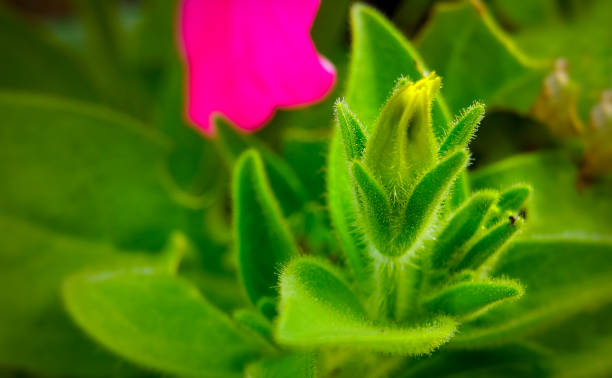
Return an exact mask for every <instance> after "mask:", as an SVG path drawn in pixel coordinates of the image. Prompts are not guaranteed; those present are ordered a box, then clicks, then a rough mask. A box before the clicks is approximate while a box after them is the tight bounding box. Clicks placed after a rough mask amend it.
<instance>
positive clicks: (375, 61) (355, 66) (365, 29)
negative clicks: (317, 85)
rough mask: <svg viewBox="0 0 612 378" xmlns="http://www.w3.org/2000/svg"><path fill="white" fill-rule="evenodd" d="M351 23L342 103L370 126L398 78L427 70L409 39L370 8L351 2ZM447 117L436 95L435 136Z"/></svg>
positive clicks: (412, 77)
mask: <svg viewBox="0 0 612 378" xmlns="http://www.w3.org/2000/svg"><path fill="white" fill-rule="evenodd" d="M351 26H352V32H353V44H352V53H353V54H352V56H351V62H350V68H349V79H348V85H347V90H346V102H347V103H348V104H349V106H350V107H351V109H352V110H353V111H354V112H355V113H356V114H358V115H359V118H360V119H361V120H362V121H363V122H364V123H365V124H366V125H371V124H373V123H374V121H375V119H376V117H377V116H378V112H379V111H380V108H381V106H382V105H383V104H384V103H385V101H386V100H387V98H388V97H389V95H390V94H391V91H392V89H393V86H394V83H395V82H396V80H397V79H398V78H400V77H404V78H406V79H407V80H411V81H416V80H418V79H420V78H421V77H422V76H424V75H423V73H424V72H428V71H429V70H428V69H427V67H426V65H425V63H424V62H423V60H422V59H421V57H420V56H419V53H418V52H417V51H416V49H414V47H413V46H412V45H411V44H410V42H408V40H406V38H405V37H404V36H403V35H402V34H401V33H400V32H399V31H398V30H397V29H396V28H395V27H394V26H393V24H392V23H391V22H389V20H387V19H386V18H385V17H384V16H383V15H382V14H380V13H379V12H378V11H376V10H375V9H374V8H371V7H369V6H366V5H362V4H357V5H354V6H353V7H352V9H351ZM449 118H450V115H449V114H448V110H447V109H446V104H445V102H444V100H443V99H442V97H441V96H440V95H438V97H437V101H436V105H434V109H433V119H434V127H435V128H437V129H438V130H436V131H435V133H436V136H440V135H443V133H444V131H445V129H446V126H447V125H446V122H448V120H449ZM441 120H444V122H439V121H441Z"/></svg>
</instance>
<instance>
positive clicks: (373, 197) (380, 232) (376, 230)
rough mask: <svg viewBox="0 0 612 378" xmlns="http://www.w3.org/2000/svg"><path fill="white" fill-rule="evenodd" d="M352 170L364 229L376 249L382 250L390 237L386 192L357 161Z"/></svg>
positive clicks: (389, 209)
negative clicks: (357, 190) (357, 189)
mask: <svg viewBox="0 0 612 378" xmlns="http://www.w3.org/2000/svg"><path fill="white" fill-rule="evenodd" d="M352 171H353V177H354V178H355V183H356V184H357V187H358V188H359V198H360V207H361V219H362V220H363V221H364V225H363V226H364V227H365V231H366V233H367V234H368V235H369V236H370V238H371V239H372V243H373V244H374V245H375V246H376V247H377V248H378V249H380V250H384V249H385V248H386V247H387V246H388V243H389V239H390V230H389V218H390V214H391V206H390V204H389V199H388V198H387V194H386V193H385V190H384V189H383V188H382V187H381V185H380V184H379V183H378V182H376V179H375V178H374V177H372V175H370V173H368V172H367V170H366V168H365V167H364V166H363V165H362V164H361V163H359V162H358V161H355V162H354V163H353V169H352Z"/></svg>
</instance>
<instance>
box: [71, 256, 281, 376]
mask: <svg viewBox="0 0 612 378" xmlns="http://www.w3.org/2000/svg"><path fill="white" fill-rule="evenodd" d="M63 296H64V300H65V303H66V306H67V309H68V312H69V313H70V315H71V316H72V317H73V318H74V320H75V321H76V322H77V324H79V326H81V327H82V328H83V329H84V330H85V331H86V332H87V333H88V334H89V335H90V336H91V337H93V338H94V339H95V340H96V341H98V342H100V343H101V344H102V345H104V346H105V347H106V348H108V349H110V350H112V351H113V352H115V353H117V354H119V355H121V356H124V357H125V358H127V359H129V360H131V361H134V362H135V363H137V364H140V365H143V366H147V367H150V368H154V369H158V370H161V371H163V372H167V373H172V374H178V375H186V376H221V375H223V376H238V375H239V374H240V372H241V371H242V368H243V366H244V364H245V363H247V362H248V361H250V360H252V359H254V358H256V357H258V356H260V355H262V354H263V353H265V352H266V351H269V350H270V346H269V345H268V344H267V343H266V342H265V341H263V339H261V338H260V337H259V336H257V335H256V334H255V333H251V332H249V331H248V330H247V329H246V328H245V329H240V328H238V327H237V326H236V325H235V324H233V323H232V322H231V321H230V319H228V318H227V317H226V315H225V314H223V313H222V312H220V311H219V310H218V309H217V308H215V307H214V306H212V305H211V304H210V303H208V302H207V301H206V300H205V299H204V298H203V297H202V296H201V295H200V294H199V293H198V291H197V290H196V289H195V288H194V287H193V286H191V285H190V284H189V283H187V282H186V281H184V280H183V279H181V278H178V277H174V276H171V275H167V274H159V273H155V272H154V271H152V270H151V269H150V268H148V267H146V266H145V267H141V268H135V269H120V270H114V271H113V270H111V271H100V272H96V273H79V274H76V275H73V276H71V277H70V278H69V279H67V280H66V282H65V284H64V286H63Z"/></svg>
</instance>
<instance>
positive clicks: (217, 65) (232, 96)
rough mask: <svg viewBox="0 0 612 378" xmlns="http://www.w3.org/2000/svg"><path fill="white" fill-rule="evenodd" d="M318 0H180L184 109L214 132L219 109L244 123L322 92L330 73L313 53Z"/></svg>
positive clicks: (247, 126) (260, 121) (253, 125)
mask: <svg viewBox="0 0 612 378" xmlns="http://www.w3.org/2000/svg"><path fill="white" fill-rule="evenodd" d="M319 3H320V0H183V3H182V9H181V11H182V12H181V15H180V20H181V25H180V31H181V38H182V42H183V46H182V47H183V51H184V55H185V58H186V63H187V71H188V72H187V114H188V117H189V118H190V120H191V121H192V122H193V123H195V124H196V125H198V126H199V127H200V128H201V129H202V130H204V132H206V133H211V132H213V130H214V129H213V126H212V117H211V116H212V114H213V113H216V112H219V113H221V114H223V115H224V116H225V117H227V118H228V119H229V120H231V121H232V122H233V123H235V124H236V125H238V126H239V127H240V128H242V129H244V130H254V129H257V128H259V127H261V126H263V125H264V124H265V123H266V121H268V120H269V119H270V118H271V117H272V115H273V113H274V110H275V108H277V107H293V106H299V105H305V104H308V103H312V102H315V101H317V100H319V99H321V98H322V97H323V96H325V94H327V92H329V90H330V89H331V88H332V86H333V84H334V81H335V69H334V67H333V65H332V64H331V63H330V62H329V61H328V60H326V59H325V58H323V57H322V56H319V55H318V54H317V51H316V49H315V47H314V44H313V42H312V40H311V39H310V28H311V26H312V22H313V20H314V18H315V14H316V12H317V8H318V6H319Z"/></svg>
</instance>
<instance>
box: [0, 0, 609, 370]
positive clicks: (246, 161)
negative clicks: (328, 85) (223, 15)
mask: <svg viewBox="0 0 612 378" xmlns="http://www.w3.org/2000/svg"><path fill="white" fill-rule="evenodd" d="M434 2H435V1H433V0H414V1H413V0H405V1H402V2H400V3H398V4H397V7H396V8H395V15H393V16H394V22H395V24H396V25H398V26H399V29H400V30H401V32H400V30H398V29H396V28H395V27H394V26H393V25H392V24H391V22H389V21H388V20H387V19H385V17H384V16H383V15H382V14H381V13H379V12H377V11H376V10H374V9H373V8H371V7H369V6H366V5H360V4H357V5H355V6H353V7H352V8H351V11H350V25H351V29H352V36H353V39H352V51H351V52H350V54H349V53H348V52H347V50H346V47H345V46H344V42H345V38H344V36H345V26H344V25H343V24H345V22H344V20H345V17H346V16H347V14H348V13H347V12H346V8H347V7H348V6H349V3H350V1H349V0H341V1H339V2H334V1H324V2H322V3H321V6H320V8H319V10H318V12H317V14H316V17H315V24H314V26H313V29H312V31H311V32H312V33H311V35H312V36H313V39H314V42H315V43H314V44H315V46H316V48H317V50H318V51H319V52H321V53H322V54H323V55H325V56H326V57H327V58H329V60H330V61H332V62H333V63H334V65H335V67H336V71H337V73H338V76H337V83H336V87H335V90H334V91H332V92H331V93H330V95H328V97H327V98H326V99H325V100H323V101H321V102H320V103H319V104H318V105H314V106H312V107H311V106H308V107H305V108H304V109H301V110H295V109H281V110H279V111H277V112H276V115H275V116H274V118H273V120H271V121H270V123H269V124H268V125H267V127H266V128H264V129H262V130H261V131H260V132H258V133H257V134H256V135H245V134H241V133H240V132H238V128H237V127H234V126H233V125H230V124H229V123H228V122H226V121H224V119H223V118H222V116H221V117H219V118H218V119H216V120H215V122H216V125H217V127H216V135H215V138H214V141H213V140H209V139H204V138H201V137H200V135H199V134H198V132H197V130H196V129H192V128H188V127H187V126H188V125H187V123H188V120H186V119H185V118H184V101H185V99H184V96H185V88H184V82H185V81H184V79H185V78H184V72H183V69H184V67H183V66H182V64H181V62H180V57H179V54H177V53H176V51H175V50H176V49H175V46H174V45H175V38H174V33H175V29H176V23H175V21H176V18H175V17H168V16H171V15H173V14H175V11H176V8H177V6H178V4H177V2H175V1H165V0H150V1H146V2H142V3H143V5H142V8H141V5H140V3H141V2H138V4H139V5H134V4H132V3H133V2H128V3H129V5H122V4H123V3H124V2H120V1H118V0H112V1H108V2H104V4H99V2H98V1H95V0H78V1H75V3H76V4H78V5H80V6H79V8H78V10H79V11H80V13H78V12H77V14H79V15H80V16H81V18H82V21H84V22H85V24H84V25H82V28H81V26H80V25H76V24H75V23H73V22H72V21H71V18H70V17H68V23H66V24H64V23H63V22H64V21H59V22H58V24H57V25H54V24H48V23H45V24H44V25H41V26H42V27H45V28H46V27H51V28H53V30H55V37H59V40H58V41H53V40H52V39H51V38H47V37H51V36H45V35H43V34H42V33H40V31H41V30H43V29H42V28H41V29H37V28H32V27H27V26H26V25H25V24H23V23H22V22H21V21H20V20H19V19H18V18H17V17H14V16H12V15H10V14H9V13H7V12H5V11H4V10H2V9H0V31H5V32H6V33H0V34H1V35H0V49H1V50H2V51H3V52H4V55H3V62H0V68H1V69H0V87H1V89H2V90H3V91H4V92H1V91H0V181H1V184H0V230H2V232H1V233H0V234H1V238H0V239H1V240H2V242H1V243H0V309H1V311H0V375H1V376H8V377H15V376H22V375H23V376H28V377H29V376H32V377H38V376H43V377H46V376H58V377H59V376H61V377H108V376H112V377H115V376H116V377H145V376H146V377H159V376H164V377H165V376H172V377H174V376H177V377H239V376H248V377H267V378H268V377H269V378H275V377H279V378H280V377H283V378H284V377H309V378H310V377H315V376H316V377H322V378H323V377H335V378H345V377H346V378H354V377H361V376H365V377H379V378H382V377H387V376H389V377H412V378H417V377H418V378H423V377H449V378H450V377H453V378H458V377H466V378H467V377H469V378H474V377H483V378H484V377H487V378H489V377H498V376H506V377H508V376H512V377H514V376H521V377H538V378H541V377H548V376H555V377H572V378H573V377H597V376H601V377H604V376H609V375H610V374H609V373H610V371H611V370H612V362H610V358H609V355H610V350H612V336H611V335H612V325H610V324H611V322H610V321H609V319H610V316H612V285H610V282H609V281H610V277H611V274H612V268H611V263H610V262H611V261H612V260H611V256H612V255H611V254H612V239H611V236H612V233H611V230H612V217H610V214H612V201H611V199H612V196H611V195H610V193H612V191H611V189H612V181H611V180H610V177H609V176H605V175H603V174H599V173H598V174H595V173H597V172H596V170H589V169H587V168H588V163H589V161H588V158H592V156H590V155H589V153H588V152H589V151H591V150H592V148H591V149H589V148H590V147H589V146H586V147H587V148H585V151H587V153H582V151H580V147H582V146H576V147H577V148H574V147H575V146H574V145H573V144H568V145H560V144H559V143H557V142H555V141H554V140H552V139H551V138H548V137H547V136H546V135H539V134H538V132H537V130H538V129H537V128H538V127H539V126H538V125H537V124H536V123H535V122H533V120H530V118H529V117H537V119H538V120H540V121H541V122H544V123H546V124H547V125H549V126H553V124H556V123H558V122H557V121H558V120H559V119H560V120H567V115H565V116H564V115H563V114H561V116H559V117H556V116H557V115H558V114H557V113H555V112H554V111H553V112H552V113H551V109H553V110H555V111H556V110H560V109H561V110H563V111H565V110H566V109H567V111H568V112H569V113H572V111H573V112H574V113H575V111H574V107H575V105H576V103H578V104H579V110H580V115H581V116H582V121H585V120H587V116H588V112H589V111H590V110H591V106H592V103H593V102H594V101H599V99H600V98H601V96H600V92H601V90H602V89H604V88H607V87H609V72H610V67H612V66H610V65H609V60H608V59H607V57H608V58H609V57H610V56H612V52H611V51H610V43H606V41H609V40H610V35H612V34H610V33H609V30H608V29H609V28H606V26H607V24H606V21H607V18H609V17H608V14H609V13H610V12H607V11H606V10H609V9H610V5H609V4H608V2H607V1H606V0H592V1H589V2H579V1H577V0H543V1H538V2H533V1H528V0H517V1H509V0H463V1H455V2H452V3H448V4H441V3H440V4H434ZM372 3H378V4H381V6H382V4H383V2H382V1H377V2H376V1H374V2H372ZM587 3H588V4H587ZM485 5H486V6H490V7H491V12H492V13H491V14H494V15H496V16H498V18H497V20H494V19H493V18H492V16H491V15H490V14H489V13H488V10H487V8H485ZM430 8H431V9H430ZM393 12H394V11H393V10H392V6H389V7H386V6H385V13H389V14H390V15H391V13H393ZM530 12H533V13H530ZM118 15H119V16H118ZM117 17H119V18H117ZM279 17H280V15H279ZM283 17H284V16H283ZM606 17H607V18H606ZM54 22H55V21H54ZM497 22H499V25H501V26H503V27H508V28H510V29H509V31H510V32H512V33H513V34H514V36H515V37H516V38H517V41H518V43H519V45H520V46H521V47H525V48H528V49H529V50H528V51H529V52H530V54H533V56H539V55H542V54H544V55H547V57H550V58H556V57H557V56H565V53H566V52H567V53H568V56H567V58H568V60H569V62H570V65H569V66H564V65H557V66H556V67H557V68H559V67H561V68H560V69H558V70H556V71H555V72H554V75H556V76H550V75H549V76H547V77H546V79H545V80H546V82H545V83H544V86H542V84H543V81H542V79H543V78H544V76H545V75H546V74H548V71H549V70H550V65H549V63H550V62H544V63H541V62H537V61H534V60H532V59H529V58H528V57H526V56H525V55H524V54H523V53H522V52H521V51H520V50H519V49H518V48H517V45H515V44H514V43H513V42H512V41H511V40H510V39H509V38H508V36H507V35H506V34H505V32H503V31H502V30H501V28H500V26H498V24H497ZM591 24H592V25H591ZM346 26H348V23H347V25H346ZM418 26H422V29H421V30H420V31H418V30H416V28H417V27H418ZM568 26H572V28H568ZM602 26H603V27H602ZM63 28H66V29H63ZM576 30H579V31H580V32H579V33H576ZM71 31H72V32H71ZM74 31H78V32H79V33H83V34H74V33H73V32H74ZM404 32H408V33H406V34H407V35H409V36H416V37H415V38H416V41H417V44H416V45H414V46H413V45H412V44H411V43H410V42H409V41H408V39H407V38H406V37H405V36H404ZM75 35H76V38H75V39H73V40H68V39H67V37H70V36H75ZM61 41H63V43H64V44H65V45H69V46H61V44H62V42H61ZM578 42H580V43H578ZM582 42H584V43H582ZM415 46H416V47H415ZM64 47H71V48H73V49H75V50H80V52H81V53H82V56H80V55H78V54H73V52H71V51H69V50H66V51H65V49H64ZM583 47H584V48H583ZM417 50H418V51H417ZM583 50H584V51H585V52H584V54H583ZM587 50H588V51H587ZM421 54H422V56H423V57H425V58H426V59H422V58H421ZM347 57H350V62H349V64H348V66H347V64H346V58H347ZM582 58H584V59H582ZM83 62H86V63H85V64H86V66H83V65H82V63H83ZM426 62H427V64H429V66H428V65H427V64H426ZM250 63H252V62H241V64H243V65H244V68H245V69H248V65H249V64H250ZM430 68H435V70H436V71H435V72H433V71H431V70H430ZM574 69H575V71H574ZM566 71H567V72H566ZM347 74H348V75H347ZM568 74H569V79H570V84H571V85H570V84H567V86H563V85H564V83H563V80H564V79H566V78H567V75H568ZM553 79H555V80H557V81H554V80H553ZM604 79H605V80H604ZM551 80H552V81H551ZM574 81H576V82H577V85H576V87H580V86H581V87H582V88H584V89H586V91H584V92H582V93H581V94H580V96H579V97H578V99H579V101H580V102H576V101H574V102H571V101H569V102H563V101H561V102H557V103H556V106H557V108H555V107H554V106H553V107H551V108H550V109H549V108H546V106H545V105H551V104H547V103H546V101H544V100H548V101H549V102H551V101H553V102H554V101H556V100H559V99H558V98H556V97H555V92H554V89H555V87H554V85H562V88H561V92H562V94H566V93H565V92H563V91H568V93H569V92H571V91H569V89H571V90H574V89H575V88H576V87H574V84H573V82H574ZM236 85H241V83H238V82H237V83H236ZM551 85H552V87H551ZM551 88H552V89H553V90H551ZM344 89H346V92H345V93H339V92H340V91H342V90H344ZM16 90H20V91H23V90H25V91H28V92H19V93H16V92H15V91H16ZM35 92H37V93H35ZM570 94H572V95H575V94H576V93H575V92H571V93H570ZM50 95H53V96H59V98H56V97H51V96H50ZM338 96H344V97H342V98H341V99H336V98H337V97H338ZM546 96H549V97H550V98H547V97H546ZM62 97H64V98H65V97H68V98H78V101H83V100H88V101H99V102H101V103H102V104H104V105H103V106H106V107H111V109H109V108H104V107H101V106H99V105H90V104H84V103H81V102H76V100H69V99H62ZM536 97H537V99H536ZM557 97H558V96H557ZM561 100H563V98H562V99H561ZM574 100H575V99H574ZM334 101H335V113H333V110H334V109H333V106H332V104H333V103H334ZM447 104H448V106H447ZM485 105H486V106H487V108H488V109H490V110H489V111H488V112H487V118H485V119H484V125H486V126H487V127H486V128H483V131H484V132H485V133H489V134H488V135H485V136H486V137H485V139H484V141H483V142H481V143H473V144H472V146H473V147H474V154H473V155H472V154H471V153H470V151H469V150H468V144H469V143H470V142H471V141H472V139H473V138H474V135H475V132H476V130H477V129H478V128H479V127H480V122H481V120H482V119H483V116H484V110H485ZM553 105H554V104H553ZM566 105H568V106H566ZM604 105H605V104H604V102H601V104H600V106H599V108H597V109H598V111H600V112H605V111H607V108H605V107H604ZM502 109H503V110H502ZM118 110H121V111H124V112H128V113H129V114H131V115H132V116H131V117H129V116H125V115H121V114H120V113H117V111H118ZM499 110H502V111H501V112H499ZM546 111H548V112H549V113H546ZM516 113H519V114H516ZM561 113H563V112H561ZM572 114H573V113H572ZM603 115H604V116H605V114H603ZM334 116H335V117H334ZM599 116H602V114H599ZM132 117H138V119H133V118H132ZM564 117H565V118H564ZM499 121H501V122H499ZM332 124H333V125H332ZM602 125H603V123H602ZM332 126H333V127H332ZM584 126H587V125H586V124H585V125H584ZM600 126H601V125H600ZM505 128H508V130H505ZM502 129H503V130H502ZM585 129H586V127H585ZM500 130H502V131H500ZM599 131H601V132H602V133H600V134H597V135H598V136H603V135H605V132H606V130H599ZM331 133H334V135H333V139H331V140H330V136H331ZM540 134H541V133H540ZM592 136H593V135H592ZM595 141H596V142H597V143H599V144H597V145H596V147H606V145H605V142H606V139H605V138H603V137H601V138H599V137H598V138H596V140H595ZM330 142H331V143H330ZM568 147H569V148H568ZM542 148H555V149H557V150H556V151H550V152H535V153H531V154H528V155H523V156H514V157H510V158H507V159H505V160H502V161H500V162H497V163H495V164H493V165H491V166H488V167H484V168H478V170H477V171H475V172H469V173H468V170H467V166H469V165H470V164H471V163H472V162H475V164H482V162H483V161H492V160H494V159H497V158H505V157H506V155H509V154H511V153H515V152H517V151H521V150H530V151H531V150H537V149H542ZM563 149H566V151H563ZM223 163H225V164H223ZM599 163H600V164H602V163H603V164H604V165H605V160H603V161H601V162H599ZM325 176H327V180H325ZM326 201H327V203H326ZM327 205H328V206H327ZM230 207H231V209H230ZM330 218H331V219H330ZM330 220H331V222H330ZM330 223H331V224H330ZM336 237H337V238H338V240H337V241H336V239H335V238H336Z"/></svg>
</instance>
